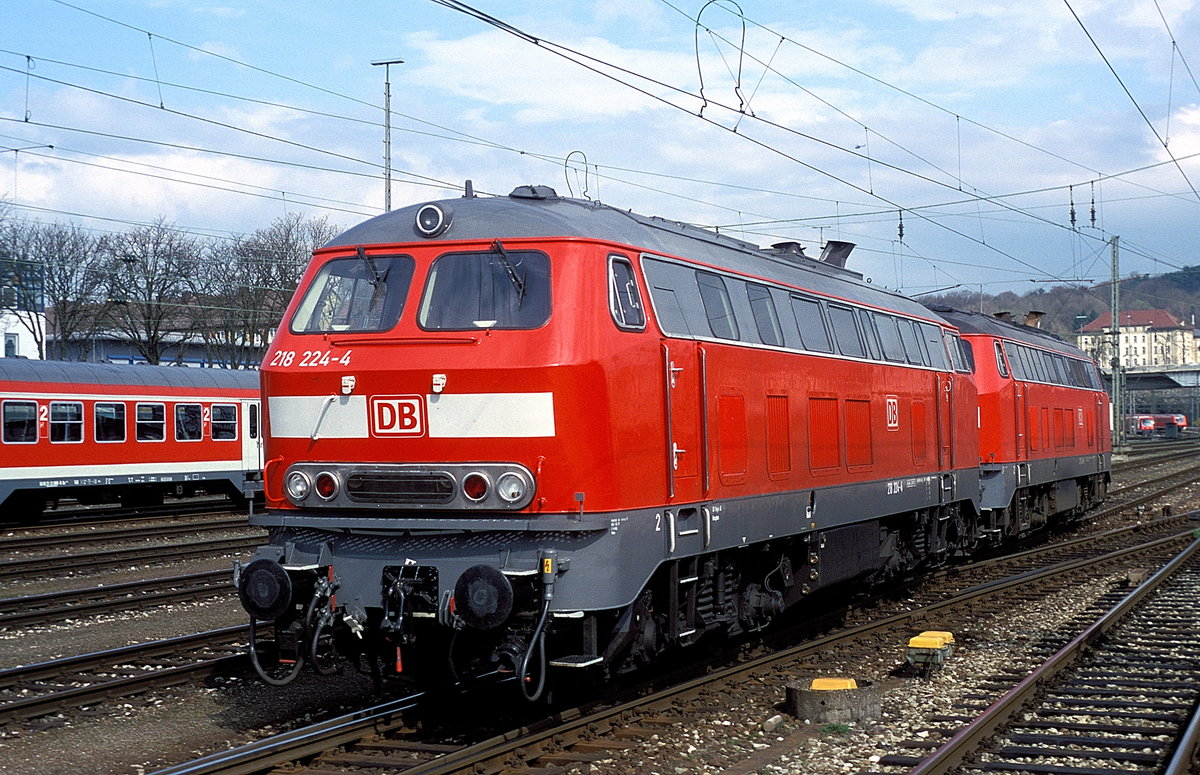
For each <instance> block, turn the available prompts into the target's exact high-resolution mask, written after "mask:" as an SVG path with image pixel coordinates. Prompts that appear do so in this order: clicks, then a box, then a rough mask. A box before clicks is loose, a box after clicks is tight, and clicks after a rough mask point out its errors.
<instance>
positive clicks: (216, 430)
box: [210, 404, 237, 441]
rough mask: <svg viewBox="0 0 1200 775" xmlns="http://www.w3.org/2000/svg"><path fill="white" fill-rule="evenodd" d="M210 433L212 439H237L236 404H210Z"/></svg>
mask: <svg viewBox="0 0 1200 775" xmlns="http://www.w3.org/2000/svg"><path fill="white" fill-rule="evenodd" d="M210 433H211V434H212V438H213V441H233V440H235V439H237V405H236V404H213V405H212V430H211V431H210Z"/></svg>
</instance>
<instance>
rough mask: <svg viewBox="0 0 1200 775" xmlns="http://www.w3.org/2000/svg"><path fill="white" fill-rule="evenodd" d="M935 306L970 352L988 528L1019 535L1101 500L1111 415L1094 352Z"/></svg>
mask: <svg viewBox="0 0 1200 775" xmlns="http://www.w3.org/2000/svg"><path fill="white" fill-rule="evenodd" d="M935 310H936V311H937V312H938V313H939V314H941V316H942V317H944V318H945V319H946V320H948V321H950V322H951V323H953V324H954V325H955V326H957V327H958V330H959V332H960V333H961V334H962V338H963V340H964V341H965V342H967V343H969V344H970V346H971V350H972V353H973V356H974V361H975V386H976V388H977V389H978V391H979V466H980V508H981V509H982V510H983V514H984V520H983V521H984V529H985V531H988V532H990V533H991V534H992V535H998V536H1018V535H1021V534H1024V533H1026V532H1028V531H1029V530H1033V529H1038V528H1040V527H1042V526H1044V525H1046V524H1047V523H1048V522H1049V521H1050V520H1051V519H1052V518H1053V517H1054V516H1055V515H1060V514H1066V515H1071V514H1079V513H1082V512H1084V511H1086V510H1088V509H1090V508H1092V507H1093V506H1095V505H1096V504H1098V503H1099V502H1100V501H1101V500H1103V499H1104V496H1105V494H1106V493H1107V487H1108V481H1109V473H1110V469H1111V466H1112V459H1111V458H1112V428H1111V413H1110V407H1109V400H1108V394H1107V393H1105V392H1104V383H1103V381H1102V378H1101V376H1100V372H1099V370H1098V369H1097V368H1096V364H1095V363H1094V362H1093V361H1092V360H1091V358H1089V357H1088V356H1087V355H1086V354H1085V353H1084V352H1083V351H1082V350H1080V349H1079V348H1077V347H1075V346H1074V345H1071V344H1068V343H1067V342H1064V341H1063V340H1061V339H1059V338H1058V337H1057V336H1054V335H1053V334H1051V333H1049V332H1046V331H1042V330H1041V329H1039V328H1035V327H1033V326H1032V325H1016V324H1014V323H1011V322H1008V321H1006V320H1003V319H997V318H995V317H989V316H986V315H982V314H980V313H977V312H966V311H962V310H950V309H942V308H935Z"/></svg>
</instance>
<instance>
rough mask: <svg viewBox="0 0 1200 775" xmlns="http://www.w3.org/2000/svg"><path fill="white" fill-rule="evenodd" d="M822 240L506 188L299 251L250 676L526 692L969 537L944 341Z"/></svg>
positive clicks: (971, 456) (964, 406)
mask: <svg viewBox="0 0 1200 775" xmlns="http://www.w3.org/2000/svg"><path fill="white" fill-rule="evenodd" d="M851 247H852V246H850V245H848V244H846V243H830V244H829V245H828V246H827V247H826V250H825V252H824V254H823V255H822V256H821V257H820V258H810V257H807V256H805V255H804V253H803V251H802V250H801V249H800V248H799V246H797V245H795V244H791V243H788V244H781V245H777V246H775V247H773V248H771V249H765V250H764V249H760V248H758V247H757V246H755V245H753V244H750V243H747V242H743V241H740V240H736V239H732V238H730V237H727V236H723V235H718V234H715V233H713V232H709V231H705V230H702V229H698V228H695V227H691V226H687V225H683V224H679V223H674V222H671V221H665V220H662V219H659V218H649V217H644V216H640V215H636V214H633V213H630V212H627V211H622V210H617V209H614V208H612V207H608V206H605V205H602V204H599V203H596V202H591V201H581V200H573V199H565V198H561V197H558V196H557V195H556V194H555V193H554V191H553V190H551V189H548V188H545V187H536V186H523V187H520V188H518V189H516V190H515V191H513V193H512V194H510V195H509V196H507V197H494V198H482V197H475V196H472V195H471V194H470V193H469V191H468V195H467V196H465V197H463V198H462V199H458V200H450V201H439V202H429V203H425V204H421V205H417V206H412V207H407V208H404V209H400V210H396V211H393V212H391V213H388V214H386V215H383V216H380V217H378V218H375V219H372V220H370V221H367V222H366V223H363V224H361V225H359V226H357V227H355V228H352V229H350V230H349V231H347V232H346V233H344V234H342V235H341V236H340V237H338V238H336V239H335V240H333V241H332V242H331V243H329V244H328V245H326V246H324V247H323V248H321V249H319V250H318V251H317V252H316V254H315V255H314V257H313V260H312V263H311V264H310V266H309V268H308V271H307V273H306V274H305V276H304V278H303V280H302V282H301V284H300V287H299V289H298V290H297V293H296V296H295V298H294V299H293V300H292V303H291V306H290V307H289V309H288V311H287V313H286V316H285V319H284V321H283V322H282V324H281V326H280V329H279V332H278V334H277V336H276V338H275V340H274V341H273V343H272V346H271V348H270V350H269V351H268V353H267V355H266V358H265V360H264V363H263V391H264V400H265V402H266V411H265V428H266V431H267V434H266V451H265V457H266V463H265V472H264V475H265V496H266V500H267V505H268V507H269V508H268V513H266V514H260V515H256V516H254V517H253V521H254V522H255V523H256V524H260V525H263V526H265V527H267V528H268V529H269V531H270V541H269V543H268V544H267V545H265V546H263V547H261V548H260V549H259V550H258V552H257V553H256V555H255V557H254V559H253V560H252V561H251V562H250V563H249V564H248V565H246V566H244V567H241V568H239V573H238V578H237V583H238V585H239V590H240V594H241V598H242V602H243V605H244V606H245V607H246V609H247V611H249V612H250V614H251V618H252V620H256V621H273V622H274V625H275V627H274V632H275V636H274V638H273V639H272V640H270V641H263V640H262V639H261V638H260V637H258V636H257V630H256V629H254V628H252V633H254V634H253V636H252V637H255V638H256V642H255V643H254V644H253V648H252V649H251V653H252V656H253V657H254V659H255V661H256V665H257V666H258V668H259V671H260V674H262V675H263V677H264V678H265V679H266V680H268V681H271V682H275V683H284V682H286V681H289V680H291V679H292V678H294V677H295V675H296V674H297V673H298V672H299V671H300V669H301V665H302V664H304V663H305V662H306V661H307V662H308V663H310V664H312V665H313V666H314V667H315V668H316V669H317V670H318V671H320V672H330V671H334V670H337V669H338V667H339V659H340V657H341V656H343V655H348V656H352V657H354V658H356V659H361V658H363V657H364V656H365V657H367V658H368V659H367V662H369V664H371V665H372V666H373V667H374V668H375V669H376V670H377V671H383V670H386V671H388V672H393V671H404V672H406V673H415V674H418V675H425V676H428V675H432V674H435V673H436V674H445V673H449V676H450V678H451V679H452V680H453V679H461V678H467V677H471V676H480V675H485V674H491V673H499V674H508V673H515V674H516V676H517V678H518V681H517V684H518V685H519V686H520V687H521V689H522V691H524V692H525V693H526V695H527V696H528V697H535V696H537V695H538V694H540V693H541V692H542V690H543V688H544V686H545V685H546V677H547V675H549V674H551V673H553V672H554V670H555V669H558V670H559V671H560V673H559V674H560V675H566V676H570V675H572V674H573V675H576V676H579V675H582V674H584V673H586V672H587V669H588V668H594V669H596V670H601V671H607V672H609V673H613V672H621V671H625V670H628V669H632V668H634V667H636V666H638V665H640V664H644V663H647V662H649V661H650V660H652V659H654V658H655V657H656V656H657V655H659V654H660V653H662V652H664V651H666V650H669V649H674V648H678V647H684V646H689V645H691V644H694V643H696V642H698V641H700V640H702V639H704V638H706V637H712V636H717V635H729V634H735V633H738V632H744V631H748V630H754V629H758V628H761V627H764V626H766V625H767V624H768V623H770V622H771V621H772V620H773V619H774V618H775V617H776V616H777V615H779V614H780V613H781V612H783V611H784V610H786V609H787V608H788V607H789V606H791V605H793V604H794V603H796V602H798V601H800V600H802V599H804V598H805V597H806V596H808V595H811V594H813V593H814V592H816V591H818V590H820V589H822V588H826V587H830V586H832V585H835V584H838V583H841V582H846V581H850V580H858V581H862V582H872V583H880V582H883V581H886V580H887V579H891V578H897V577H900V576H903V575H906V574H910V573H912V572H915V571H917V570H918V569H920V568H922V567H925V566H929V565H934V564H938V563H940V562H943V561H945V560H946V559H947V558H949V557H951V556H952V555H954V554H956V553H958V554H961V553H964V552H966V551H968V550H969V549H970V548H972V547H974V546H975V545H976V544H978V543H979V542H980V541H981V540H985V539H987V538H988V537H992V536H995V535H996V526H995V524H994V522H995V514H996V513H997V510H998V508H999V507H989V509H990V510H989V509H985V508H984V506H983V504H982V502H981V486H980V485H981V482H980V479H981V475H983V474H984V473H985V470H984V469H983V468H981V464H980V463H981V461H980V429H979V422H980V418H981V415H980V413H979V404H978V401H977V391H976V384H975V375H973V374H972V369H971V365H970V360H969V358H968V357H967V356H968V352H967V350H966V348H965V347H964V345H963V342H962V341H961V339H960V337H959V333H958V332H957V330H956V329H955V328H954V326H952V325H951V324H950V323H948V322H947V320H946V319H945V318H944V317H942V316H940V315H938V314H937V313H934V312H932V311H930V310H928V309H926V308H925V307H923V306H921V305H920V304H918V303H916V302H914V301H912V300H910V299H908V298H905V297H903V296H900V295H897V294H895V293H892V292H889V291H887V290H885V289H882V288H878V287H875V286H873V285H871V284H870V283H868V282H866V281H864V280H863V278H862V276H861V275H859V274H857V273H855V272H852V271H850V270H848V269H846V268H845V267H844V262H845V257H846V254H847V253H848V252H849V249H850V248H851ZM976 360H978V357H977V358H976ZM1093 392H1096V391H1093ZM1089 400H1090V398H1089ZM1090 406H1091V404H1089V407H1090ZM1089 416H1090V415H1089ZM1080 443H1083V442H1082V441H1081V442H1080ZM1094 451H1095V452H1096V453H1097V454H1099V452H1100V450H1094ZM1093 459H1095V458H1093ZM988 473H989V474H990V472H988ZM1093 473H1095V472H1090V473H1089V474H1088V475H1091V474H1093ZM1072 476H1074V474H1072ZM1072 505H1074V504H1072Z"/></svg>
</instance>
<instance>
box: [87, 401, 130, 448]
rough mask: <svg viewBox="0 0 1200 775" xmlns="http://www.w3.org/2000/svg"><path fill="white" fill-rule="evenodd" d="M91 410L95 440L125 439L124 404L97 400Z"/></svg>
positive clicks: (111, 440)
mask: <svg viewBox="0 0 1200 775" xmlns="http://www.w3.org/2000/svg"><path fill="white" fill-rule="evenodd" d="M92 411H93V413H94V414H95V430H96V441H100V442H114V441H124V440H125V404H121V403H111V402H108V401H103V402H100V401H98V402H96V406H95V407H94V408H93V410H92Z"/></svg>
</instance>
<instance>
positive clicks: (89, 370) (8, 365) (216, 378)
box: [0, 358, 259, 390]
mask: <svg viewBox="0 0 1200 775" xmlns="http://www.w3.org/2000/svg"><path fill="white" fill-rule="evenodd" d="M10 380H17V381H23V382H67V383H72V384H77V385H124V386H129V387H180V388H202V389H203V388H210V389H218V390H230V389H243V390H245V389H250V390H256V389H257V388H258V384H259V383H258V372H257V371H239V370H233V369H195V368H185V367H179V366H118V365H115V364H111V363H78V362H74V361H33V360H25V359H24V358H0V381H10Z"/></svg>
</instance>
